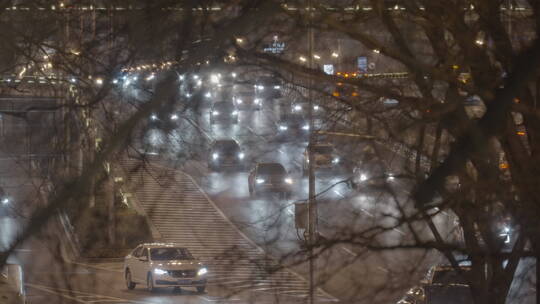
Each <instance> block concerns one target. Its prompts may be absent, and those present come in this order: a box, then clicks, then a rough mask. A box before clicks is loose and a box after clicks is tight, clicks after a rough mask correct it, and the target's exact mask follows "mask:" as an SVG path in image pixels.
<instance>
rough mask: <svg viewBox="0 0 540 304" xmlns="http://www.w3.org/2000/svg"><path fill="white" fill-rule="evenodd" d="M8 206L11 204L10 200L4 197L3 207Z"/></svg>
mask: <svg viewBox="0 0 540 304" xmlns="http://www.w3.org/2000/svg"><path fill="white" fill-rule="evenodd" d="M7 204H9V198H8V197H4V198H3V199H2V205H7Z"/></svg>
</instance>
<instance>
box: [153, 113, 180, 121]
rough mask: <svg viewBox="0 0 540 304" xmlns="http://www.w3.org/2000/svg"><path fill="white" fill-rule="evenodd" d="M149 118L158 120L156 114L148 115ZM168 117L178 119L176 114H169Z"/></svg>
mask: <svg viewBox="0 0 540 304" xmlns="http://www.w3.org/2000/svg"><path fill="white" fill-rule="evenodd" d="M150 119H151V120H158V119H159V118H158V116H157V115H156V114H152V115H151V116H150ZM170 119H171V120H178V114H171V116H170Z"/></svg>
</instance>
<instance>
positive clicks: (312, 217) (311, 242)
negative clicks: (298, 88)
mask: <svg viewBox="0 0 540 304" xmlns="http://www.w3.org/2000/svg"><path fill="white" fill-rule="evenodd" d="M312 1H313V0H307V2H308V3H307V8H308V15H307V18H308V31H307V34H308V67H309V69H310V70H313V40H314V33H313V24H312V23H313V13H314V8H313V3H312ZM308 99H309V102H308V105H309V108H308V115H309V141H308V184H309V189H308V249H309V304H313V303H314V296H315V256H314V250H313V247H314V246H315V243H316V234H317V202H316V201H315V172H314V167H313V161H314V158H313V149H312V147H313V145H314V143H315V141H314V139H315V138H314V137H315V132H314V123H313V77H311V75H308Z"/></svg>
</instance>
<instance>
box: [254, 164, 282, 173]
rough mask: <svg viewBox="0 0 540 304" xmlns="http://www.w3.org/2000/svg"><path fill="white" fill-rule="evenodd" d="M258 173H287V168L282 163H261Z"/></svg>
mask: <svg viewBox="0 0 540 304" xmlns="http://www.w3.org/2000/svg"><path fill="white" fill-rule="evenodd" d="M257 173H258V174H260V175H280V174H285V168H283V166H282V165H280V164H261V165H259V168H258V171H257Z"/></svg>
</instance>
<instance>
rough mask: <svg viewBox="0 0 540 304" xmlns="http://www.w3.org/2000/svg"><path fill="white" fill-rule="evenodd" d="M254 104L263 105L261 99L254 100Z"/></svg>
mask: <svg viewBox="0 0 540 304" xmlns="http://www.w3.org/2000/svg"><path fill="white" fill-rule="evenodd" d="M253 102H254V103H255V104H260V103H261V99H260V98H255V99H254V100H253Z"/></svg>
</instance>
